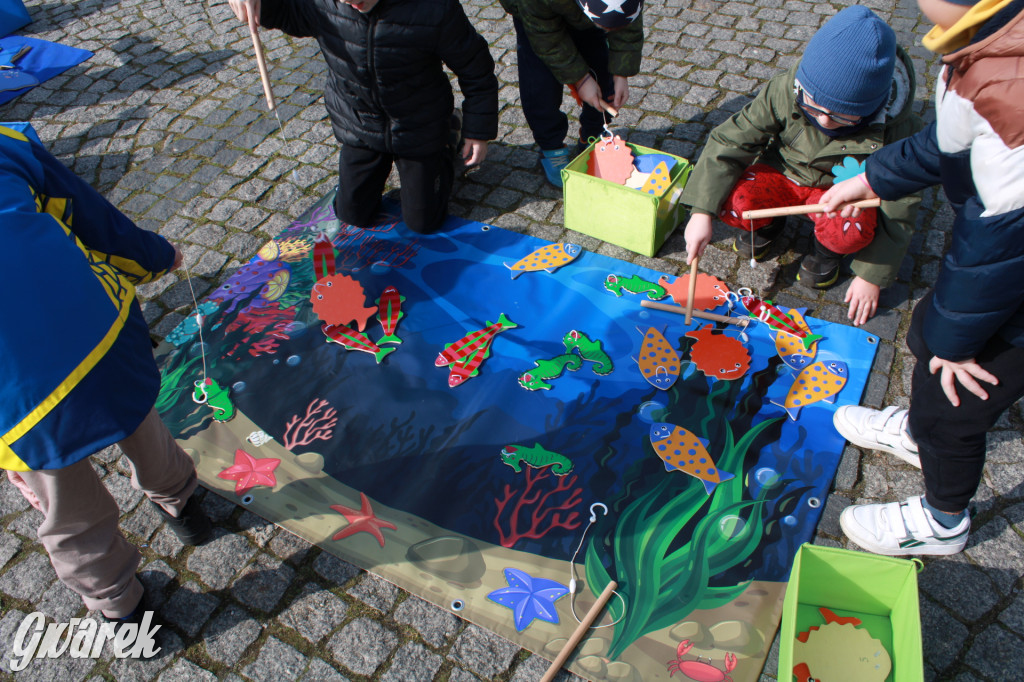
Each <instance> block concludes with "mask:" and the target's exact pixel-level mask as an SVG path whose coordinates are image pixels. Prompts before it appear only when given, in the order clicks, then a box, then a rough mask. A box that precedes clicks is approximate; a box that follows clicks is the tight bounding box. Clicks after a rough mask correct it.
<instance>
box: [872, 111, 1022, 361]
mask: <svg viewBox="0 0 1024 682" xmlns="http://www.w3.org/2000/svg"><path fill="white" fill-rule="evenodd" d="M867 175H868V182H869V183H870V184H871V187H872V189H874V190H875V193H876V194H877V195H878V196H879V197H881V198H882V199H885V200H890V199H893V198H896V197H901V196H905V195H906V194H909V193H910V192H916V191H918V190H921V189H923V188H925V187H930V186H932V185H936V184H939V183H941V184H942V188H943V190H945V193H946V197H947V198H948V199H949V203H950V205H951V206H952V207H953V211H954V214H955V218H954V221H953V233H952V243H951V244H950V246H949V249H948V250H947V251H946V255H945V257H944V259H943V263H942V268H941V269H940V271H939V276H938V279H937V280H936V282H935V296H934V297H933V300H932V304H931V306H930V308H929V310H927V311H926V315H925V326H924V338H925V342H926V343H927V344H928V349H929V350H930V351H931V352H932V353H933V354H934V355H937V356H939V357H940V358H943V359H945V360H954V361H955V360H964V359H967V358H971V357H974V356H976V355H977V354H978V353H979V352H980V351H981V349H982V348H983V347H984V346H985V344H986V343H987V342H988V340H989V339H991V338H993V337H994V336H995V335H997V334H998V335H999V336H1001V337H1002V338H1003V339H1005V340H1006V341H1008V342H1009V343H1011V344H1012V345H1014V346H1018V347H1024V208H1021V209H1016V210H1013V211H1008V212H1005V213H1001V214H998V215H990V216H984V217H983V216H982V213H983V212H984V211H985V207H984V205H983V204H982V203H981V201H980V200H979V197H978V192H977V190H976V188H975V186H974V180H973V178H972V173H971V165H970V157H969V155H967V154H962V153H961V154H955V155H954V154H944V153H943V152H942V151H941V150H940V149H939V144H938V138H937V137H936V124H935V123H932V124H931V125H929V126H928V127H926V128H925V129H924V130H922V131H921V132H920V133H918V134H916V135H914V136H912V137H908V138H906V139H904V140H901V141H899V142H897V143H895V144H892V145H888V146H885V147H883V148H882V149H880V150H878V151H877V152H875V153H874V154H873V155H872V156H870V157H868V161H867Z"/></svg>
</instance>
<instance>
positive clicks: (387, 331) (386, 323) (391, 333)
mask: <svg viewBox="0 0 1024 682" xmlns="http://www.w3.org/2000/svg"><path fill="white" fill-rule="evenodd" d="M403 301H405V296H402V295H400V294H399V293H398V289H396V288H395V287H392V286H389V287H387V288H386V289H384V291H383V292H382V293H381V295H380V298H378V299H377V321H378V322H380V326H381V328H382V329H383V330H384V336H382V337H380V338H379V339H377V345H378V346H379V345H381V344H382V343H402V339H400V338H398V337H397V336H395V329H397V328H398V321H399V320H400V319H402V318H403V317H405V313H403V312H402V302H403Z"/></svg>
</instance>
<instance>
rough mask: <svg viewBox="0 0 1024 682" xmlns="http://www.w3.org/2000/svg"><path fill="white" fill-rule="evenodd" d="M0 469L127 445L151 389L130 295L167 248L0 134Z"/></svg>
mask: <svg viewBox="0 0 1024 682" xmlns="http://www.w3.org/2000/svg"><path fill="white" fill-rule="evenodd" d="M0 239H2V242H0V283H2V287H0V289H2V290H3V291H6V292H7V294H6V301H5V302H4V304H3V314H2V315H0V468H3V469H9V470H14V471H27V470H32V469H59V468H61V467H65V466H67V465H69V464H73V463H75V462H77V461H79V460H80V459H82V458H84V457H88V456H89V455H91V454H92V453H94V452H96V451H98V450H101V449H102V448H104V447H106V446H108V445H110V444H112V443H116V442H117V441H119V440H121V439H123V438H125V437H126V436H129V435H131V434H132V433H133V432H134V431H135V429H137V428H138V426H139V425H140V424H141V423H142V420H143V419H144V418H145V417H146V415H147V414H148V413H149V411H150V409H152V407H153V404H154V402H155V401H156V396H157V393H158V391H159V388H160V374H159V371H158V370H157V367H156V363H155V362H154V360H153V347H152V344H151V343H150V338H149V328H148V325H147V324H146V321H145V319H144V318H143V316H142V311H141V309H140V308H139V305H138V302H137V301H136V299H135V285H137V284H141V283H144V282H148V281H150V280H152V279H154V278H156V277H159V276H160V275H162V274H164V272H166V271H167V269H168V268H170V267H171V266H172V264H173V262H174V247H173V246H171V244H170V243H169V242H167V240H166V239H164V238H163V237H161V236H159V235H157V234H155V233H152V232H147V231H146V230H143V229H141V228H139V227H138V226H136V225H135V224H134V223H133V222H132V221H131V220H129V219H128V218H127V217H126V216H125V215H124V214H122V213H121V212H120V211H118V210H117V208H115V207H114V206H113V205H112V204H111V203H110V202H108V201H107V200H106V199H104V198H103V197H102V196H100V194H99V193H98V192H96V191H95V190H94V189H92V187H90V186H89V185H88V184H87V183H86V182H84V181H83V180H82V179H81V178H79V177H78V176H76V175H75V174H74V173H72V172H71V171H69V170H68V169H67V168H65V167H64V165H63V164H61V163H60V161H58V160H57V159H56V158H54V157H53V156H52V155H51V154H50V153H49V152H47V151H46V149H45V148H43V147H42V146H41V145H40V144H38V143H37V142H35V141H33V140H29V139H28V138H27V137H25V136H24V135H23V134H21V133H19V132H17V131H15V130H12V129H10V128H7V127H4V126H0Z"/></svg>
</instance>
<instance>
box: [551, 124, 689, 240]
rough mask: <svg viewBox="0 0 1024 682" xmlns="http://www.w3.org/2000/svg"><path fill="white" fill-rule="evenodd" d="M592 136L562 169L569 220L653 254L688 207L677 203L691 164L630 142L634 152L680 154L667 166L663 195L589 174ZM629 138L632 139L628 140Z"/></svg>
mask: <svg viewBox="0 0 1024 682" xmlns="http://www.w3.org/2000/svg"><path fill="white" fill-rule="evenodd" d="M595 144H597V142H593V143H591V144H590V146H589V147H587V149H586V150H584V152H583V153H582V154H580V155H579V156H577V157H576V158H575V159H573V160H572V161H571V162H570V163H569V165H568V166H566V167H565V168H563V169H562V192H563V198H564V202H563V206H564V208H563V213H564V215H565V226H566V227H567V228H569V229H570V230H576V231H577V232H582V233H583V234H586V235H590V236H591V237H596V238H597V239H600V240H601V241H604V242H609V243H611V244H616V245H617V246H621V247H623V248H626V249H629V250H630V251H635V252H637V253H642V254H643V255H645V256H653V255H654V254H655V253H656V252H657V250H658V249H660V248H661V245H662V244H664V243H665V240H666V239H667V238H668V235H669V234H670V233H671V232H672V230H674V229H675V228H676V226H677V225H678V224H679V223H680V222H682V219H683V216H684V214H685V213H686V209H685V207H683V206H681V205H680V204H679V198H680V197H681V196H682V194H683V187H684V186H685V185H686V179H687V178H688V177H690V171H691V170H692V169H693V165H692V164H691V163H690V162H689V161H687V160H686V159H684V158H681V157H679V156H675V155H674V154H667V152H663V151H660V150H658V149H650V148H648V147H641V146H640V145H635V144H630V145H629V147H630V148H631V149H632V150H633V153H634V155H639V154H667V155H668V156H671V157H672V158H674V159H675V160H676V165H675V166H673V167H672V169H671V170H670V171H669V176H670V177H671V182H670V183H669V186H668V188H667V189H666V190H665V192H664V193H663V194H662V195H661V196H660V197H655V196H651V195H649V194H644V193H643V192H641V191H640V190H638V189H633V188H631V187H626V186H624V185H617V184H615V183H614V182H609V181H608V180H603V179H601V178H595V177H594V176H592V175H589V174H587V160H588V159H589V158H590V153H591V152H592V151H593V150H594V145H595ZM627 144H628V143H627Z"/></svg>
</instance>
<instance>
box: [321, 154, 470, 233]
mask: <svg viewBox="0 0 1024 682" xmlns="http://www.w3.org/2000/svg"><path fill="white" fill-rule="evenodd" d="M392 163H394V164H395V166H397V167H398V177H399V179H400V180H401V183H402V187H401V190H400V197H401V200H402V220H404V221H405V224H406V225H408V226H409V228H410V229H411V230H413V231H414V232H418V233H420V234H430V233H431V232H435V231H436V230H437V229H438V228H439V227H441V224H442V223H443V222H444V219H445V218H446V217H447V216H448V199H449V197H451V194H452V184H453V183H454V181H455V167H454V165H453V160H452V151H451V149H450V148H449V147H445V148H444V149H442V150H441V151H439V152H437V153H435V154H431V155H428V156H416V157H412V156H401V157H396V156H394V155H392V154H384V153H381V152H375V151H373V150H371V149H363V148H361V147H354V146H352V145H342V147H341V154H340V155H339V159H338V194H337V196H336V197H335V199H334V211H335V213H337V215H338V218H340V219H341V220H343V221H345V222H346V223H348V224H349V225H355V226H357V227H367V226H369V225H373V224H374V223H375V222H376V217H377V214H378V212H379V211H380V199H381V193H382V192H383V191H384V185H385V184H386V183H387V180H388V175H389V174H390V173H391V164H392Z"/></svg>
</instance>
